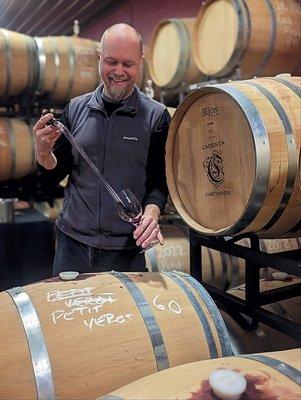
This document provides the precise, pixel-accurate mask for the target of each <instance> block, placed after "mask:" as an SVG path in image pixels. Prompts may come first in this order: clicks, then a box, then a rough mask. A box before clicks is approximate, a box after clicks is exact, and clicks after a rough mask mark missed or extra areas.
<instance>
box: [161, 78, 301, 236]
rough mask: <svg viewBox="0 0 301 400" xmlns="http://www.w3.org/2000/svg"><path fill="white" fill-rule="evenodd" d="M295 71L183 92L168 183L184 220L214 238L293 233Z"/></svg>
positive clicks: (297, 201) (300, 192)
mask: <svg viewBox="0 0 301 400" xmlns="http://www.w3.org/2000/svg"><path fill="white" fill-rule="evenodd" d="M300 83H301V78H300V77H291V78H289V77H287V78H285V79H283V78H280V77H275V78H258V79H253V80H249V81H238V82H230V83H225V84H218V85H212V86H208V87H205V88H202V89H199V90H196V91H194V92H192V93H191V94H189V95H188V96H187V97H186V98H185V99H184V101H183V102H182V103H181V104H180V106H179V107H178V108H177V110H176V112H175V114H174V116H173V119H172V121H171V125H170V129H169V134H168V139H167V146H166V168H167V183H168V187H169V193H170V196H171V198H172V201H173V203H174V205H175V207H176V209H177V211H178V213H179V214H180V216H181V217H182V218H183V219H184V221H185V222H186V223H187V224H188V225H190V226H191V227H192V228H193V229H195V230H196V231H198V232H200V233H202V234H206V235H214V236H224V235H227V236H235V235H237V234H244V233H247V232H254V233H256V234H257V235H258V236H259V237H261V238H273V237H279V236H281V237H289V236H299V230H300V223H301V185H300V180H299V166H298V162H299V153H300V148H301V113H300V97H301V89H300Z"/></svg>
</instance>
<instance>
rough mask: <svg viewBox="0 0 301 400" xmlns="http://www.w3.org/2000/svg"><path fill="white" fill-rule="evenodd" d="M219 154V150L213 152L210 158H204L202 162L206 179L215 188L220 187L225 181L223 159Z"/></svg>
mask: <svg viewBox="0 0 301 400" xmlns="http://www.w3.org/2000/svg"><path fill="white" fill-rule="evenodd" d="M221 154H222V152H221V150H213V152H212V155H211V157H207V158H205V160H204V162H203V167H204V169H205V171H206V174H207V178H208V179H209V181H210V182H211V183H212V185H213V186H215V187H218V186H220V185H221V184H222V183H224V180H225V176H224V167H223V158H222V156H221Z"/></svg>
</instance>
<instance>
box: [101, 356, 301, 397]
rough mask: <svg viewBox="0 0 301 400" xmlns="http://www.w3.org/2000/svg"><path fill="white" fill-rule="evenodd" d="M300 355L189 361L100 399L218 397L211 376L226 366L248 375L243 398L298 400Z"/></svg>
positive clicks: (245, 375)
mask: <svg viewBox="0 0 301 400" xmlns="http://www.w3.org/2000/svg"><path fill="white" fill-rule="evenodd" d="M300 357H301V352H300V349H299V348H298V349H294V350H287V351H281V352H271V353H261V354H248V355H243V356H239V357H227V358H219V359H216V360H207V361H199V362H194V363H189V364H185V365H180V366H177V367H174V368H170V369H168V370H165V371H161V372H157V373H155V374H152V375H150V376H146V377H145V378H142V379H139V380H138V381H136V382H133V383H130V384H128V385H126V386H124V387H122V388H120V389H118V390H115V391H114V392H112V393H110V394H108V395H107V396H102V397H100V399H102V400H113V399H115V400H134V399H135V400H137V399H139V400H149V399H152V400H162V399H164V400H178V399H189V400H207V399H208V400H209V399H213V398H214V399H215V398H216V397H215V396H213V394H212V391H211V386H210V384H209V376H210V374H211V373H212V372H213V371H215V370H217V369H220V368H223V369H230V370H235V371H236V372H239V373H241V374H242V375H243V376H244V377H245V379H246V381H247V386H246V390H245V392H244V393H243V394H242V395H241V396H240V397H239V398H240V399H244V400H255V399H256V400H268V399H275V400H280V399H283V400H284V399H287V400H288V399H290V400H297V399H299V398H300ZM281 366H282V367H281ZM229 398H230V397H229ZM231 398H233V397H231Z"/></svg>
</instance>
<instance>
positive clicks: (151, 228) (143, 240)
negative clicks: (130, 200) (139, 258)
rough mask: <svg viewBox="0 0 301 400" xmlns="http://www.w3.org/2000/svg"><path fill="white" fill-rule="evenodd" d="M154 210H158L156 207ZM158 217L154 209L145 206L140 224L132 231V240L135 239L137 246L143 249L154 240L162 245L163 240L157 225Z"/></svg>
mask: <svg viewBox="0 0 301 400" xmlns="http://www.w3.org/2000/svg"><path fill="white" fill-rule="evenodd" d="M153 207H156V206H153ZM156 208H157V209H158V207H156ZM158 210H159V209H158ZM154 214H155V215H154ZM159 215H160V212H159V213H158V211H157V210H156V209H155V210H154V209H153V208H151V206H146V209H145V212H144V214H143V215H142V217H141V221H140V224H139V226H138V227H137V228H136V229H135V231H134V239H136V244H137V246H141V247H142V248H145V247H147V246H148V245H149V244H150V243H152V242H153V241H154V240H156V239H157V240H159V242H160V244H161V245H163V242H164V240H163V236H162V233H161V231H160V226H159V224H158V219H159Z"/></svg>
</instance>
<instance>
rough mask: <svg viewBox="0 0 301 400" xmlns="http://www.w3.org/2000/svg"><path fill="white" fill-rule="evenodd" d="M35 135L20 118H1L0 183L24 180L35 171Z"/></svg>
mask: <svg viewBox="0 0 301 400" xmlns="http://www.w3.org/2000/svg"><path fill="white" fill-rule="evenodd" d="M35 167H36V157H35V144H34V135H33V133H32V131H31V129H30V127H29V125H27V124H26V122H24V121H23V120H21V119H18V118H6V117H1V118H0V181H7V180H9V179H17V178H22V177H23V176H25V175H28V174H30V173H31V172H33V171H34V170H35Z"/></svg>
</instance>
